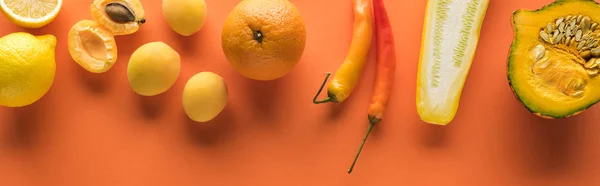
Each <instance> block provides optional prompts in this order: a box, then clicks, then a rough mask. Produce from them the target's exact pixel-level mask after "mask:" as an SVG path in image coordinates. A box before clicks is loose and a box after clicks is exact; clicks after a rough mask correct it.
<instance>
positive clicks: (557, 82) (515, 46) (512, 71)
mask: <svg viewBox="0 0 600 186" xmlns="http://www.w3.org/2000/svg"><path fill="white" fill-rule="evenodd" d="M598 12H600V4H598V3H596V2H594V1H593V0H556V1H555V2H553V3H551V4H548V5H546V6H544V7H542V8H540V9H538V10H523V9H520V10H516V11H515V12H513V15H512V27H513V31H514V40H513V42H512V44H511V46H510V52H509V56H508V65H507V68H508V69H507V76H508V80H509V85H510V87H511V88H512V90H513V92H514V94H515V95H516V97H517V98H518V100H519V101H521V102H522V103H523V105H524V106H525V107H526V108H527V109H528V110H529V111H531V112H532V113H534V114H536V115H538V116H540V117H544V118H565V117H569V116H573V115H576V114H578V113H581V112H582V111H584V110H586V109H588V108H589V107H590V106H592V105H594V104H595V103H597V102H598V101H600V77H598V74H599V70H600V65H599V64H600V47H599V44H600V41H599V40H600V28H599V27H600V26H599V24H600V14H598Z"/></svg>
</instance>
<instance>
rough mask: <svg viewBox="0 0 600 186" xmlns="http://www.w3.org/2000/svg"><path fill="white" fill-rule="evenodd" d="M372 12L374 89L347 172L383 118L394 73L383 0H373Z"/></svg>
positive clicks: (390, 37) (392, 40)
mask: <svg viewBox="0 0 600 186" xmlns="http://www.w3.org/2000/svg"><path fill="white" fill-rule="evenodd" d="M373 13H374V19H375V29H376V31H375V34H376V40H375V42H376V44H377V76H376V78H375V89H374V92H373V97H372V99H371V104H370V105H369V110H368V116H369V127H368V128H367V132H366V134H365V137H364V139H363V141H362V143H361V145H360V148H359V150H358V152H357V154H356V157H355V158H354V161H353V162H352V166H351V167H350V169H348V173H352V169H353V168H354V165H355V164H356V160H357V159H358V156H359V155H360V152H361V151H362V148H363V147H364V145H365V142H366V141H367V137H369V134H370V133H371V130H372V129H373V126H375V124H377V123H379V121H381V119H382V118H383V114H384V112H385V109H386V107H387V104H388V101H389V98H390V93H391V91H392V86H393V82H394V77H395V74H396V73H395V71H396V54H395V47H394V34H393V33H392V27H391V25H390V20H389V18H388V15H387V11H386V9H385V5H384V4H383V0H373Z"/></svg>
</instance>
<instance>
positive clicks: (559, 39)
mask: <svg viewBox="0 0 600 186" xmlns="http://www.w3.org/2000/svg"><path fill="white" fill-rule="evenodd" d="M564 35H565V34H563V33H560V34H558V36H556V37H555V38H554V43H556V44H558V43H559V42H560V41H561V39H562V38H563V36H564Z"/></svg>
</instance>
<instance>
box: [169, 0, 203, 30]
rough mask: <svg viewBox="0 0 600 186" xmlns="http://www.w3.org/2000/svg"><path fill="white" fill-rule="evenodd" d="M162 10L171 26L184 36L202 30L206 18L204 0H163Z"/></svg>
mask: <svg viewBox="0 0 600 186" xmlns="http://www.w3.org/2000/svg"><path fill="white" fill-rule="evenodd" d="M162 10H163V17H164V18H165V19H166V21H167V24H168V25H169V27H171V29H173V31H175V32H177V33H178V34H181V35H183V36H190V35H193V34H195V33H196V32H198V31H200V29H202V26H204V21H205V20H206V2H205V1H204V0H163V1H162Z"/></svg>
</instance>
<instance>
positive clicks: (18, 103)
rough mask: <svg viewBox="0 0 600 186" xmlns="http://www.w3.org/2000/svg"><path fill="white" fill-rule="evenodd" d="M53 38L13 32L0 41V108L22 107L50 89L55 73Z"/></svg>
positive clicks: (54, 42)
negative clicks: (0, 106)
mask: <svg viewBox="0 0 600 186" xmlns="http://www.w3.org/2000/svg"><path fill="white" fill-rule="evenodd" d="M55 47H56V37H55V36H54V35H50V34H46V35H41V36H34V35H31V34H29V33H25V32H16V33H11V34H8V35H6V36H4V37H2V38H0V105H2V106H7V107H23V106H27V105H30V104H33V103H34V102H36V101H38V100H39V99H41V98H42V97H43V96H44V95H45V94H46V93H47V92H48V90H50V87H51V86H52V83H53V82H54V76H55V73H56V59H55Z"/></svg>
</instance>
